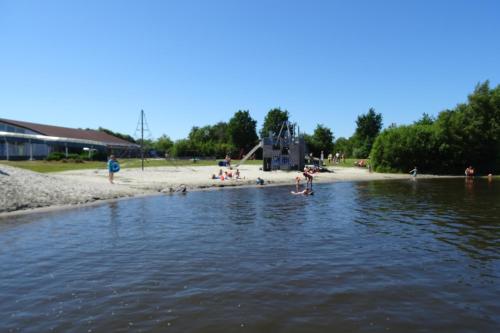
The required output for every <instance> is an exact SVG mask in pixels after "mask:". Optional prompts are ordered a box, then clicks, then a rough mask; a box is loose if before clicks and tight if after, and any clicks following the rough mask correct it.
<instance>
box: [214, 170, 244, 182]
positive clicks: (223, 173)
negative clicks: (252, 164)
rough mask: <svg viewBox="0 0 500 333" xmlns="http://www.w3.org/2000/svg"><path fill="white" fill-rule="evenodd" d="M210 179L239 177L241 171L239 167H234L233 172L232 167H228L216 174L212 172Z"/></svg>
mask: <svg viewBox="0 0 500 333" xmlns="http://www.w3.org/2000/svg"><path fill="white" fill-rule="evenodd" d="M211 179H220V180H231V179H241V173H240V169H236V171H235V172H234V174H233V168H231V167H229V170H226V171H222V169H220V170H219V174H218V175H216V174H215V173H214V174H212V177H211Z"/></svg>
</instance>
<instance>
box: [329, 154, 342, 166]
mask: <svg viewBox="0 0 500 333" xmlns="http://www.w3.org/2000/svg"><path fill="white" fill-rule="evenodd" d="M341 162H342V163H345V154H344V153H341V152H336V153H335V155H333V154H331V153H330V154H328V163H329V164H332V163H334V164H339V163H341Z"/></svg>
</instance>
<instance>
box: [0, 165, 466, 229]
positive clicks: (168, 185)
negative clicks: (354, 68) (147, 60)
mask: <svg viewBox="0 0 500 333" xmlns="http://www.w3.org/2000/svg"><path fill="white" fill-rule="evenodd" d="M3 169H4V170H6V172H7V174H8V175H9V176H10V175H11V174H14V175H15V176H14V179H15V180H16V181H13V182H12V183H13V184H11V186H16V185H19V184H20V183H22V184H23V185H24V184H26V183H28V186H25V187H26V188H25V189H24V190H25V192H35V194H36V195H35V196H33V195H31V193H29V194H26V193H25V195H27V196H28V198H25V197H23V193H21V194H20V196H19V197H18V198H17V199H18V200H19V201H23V203H20V204H19V203H16V202H14V203H12V202H11V203H10V204H11V208H14V209H10V210H9V209H8V208H6V207H2V205H1V203H2V202H0V210H2V209H3V211H0V219H5V218H9V217H13V216H21V215H32V214H37V213H50V212H56V211H64V210H69V209H78V208H86V207H92V206H97V205H101V204H106V203H109V202H115V201H121V200H127V199H133V198H143V197H150V196H159V195H172V194H181V193H182V187H185V188H186V191H187V192H202V191H214V190H222V189H240V188H253V187H268V186H290V187H294V186H295V177H296V176H297V175H301V173H299V172H297V171H270V172H263V171H262V170H259V166H255V165H249V166H246V165H244V166H241V167H240V168H239V169H240V171H241V173H242V176H244V177H245V179H242V180H227V181H226V180H225V181H221V180H218V179H217V180H212V179H208V178H209V175H210V174H213V173H215V172H214V171H215V170H216V169H219V168H218V167H212V166H199V167H198V166H195V167H184V168H183V167H151V168H148V169H145V170H144V171H141V169H125V170H123V171H122V172H120V173H118V174H117V176H116V178H115V180H116V184H113V185H112V184H109V183H108V181H107V171H106V170H76V171H65V172H59V173H54V174H51V175H42V174H38V173H35V172H31V171H26V170H21V169H18V168H13V167H8V168H3ZM330 170H332V172H326V173H319V174H315V178H316V179H315V181H314V183H316V184H329V183H336V182H345V181H353V182H358V181H376V180H404V179H411V176H409V175H407V174H382V173H369V172H368V170H366V169H361V168H340V167H339V168H335V167H332V168H330ZM233 171H234V170H233ZM257 177H261V178H262V179H264V180H265V184H264V185H258V184H256V183H255V180H256V179H257ZM5 178H9V177H5V176H4V177H3V178H0V183H1V184H0V185H5V184H4V183H5V181H3V180H4V179H5ZM436 178H438V179H445V178H461V177H460V176H438V175H419V177H418V179H436ZM2 181H3V182H2ZM40 181H42V183H43V184H42V187H43V190H42V191H41V193H36V191H37V190H38V191H40V190H41V189H40V186H38V188H36V185H37V182H40ZM302 183H303V184H305V182H302ZM47 187H48V188H47ZM14 190H15V189H14ZM21 192H22V191H21ZM47 193H50V194H53V193H55V194H56V195H58V196H56V198H55V199H54V198H44V194H47ZM30 195H31V196H30ZM7 196H8V193H7ZM68 196H70V198H69V199H68ZM34 198H35V199H34ZM15 199H16V198H14V201H15ZM30 199H34V202H30ZM37 200H38V201H37ZM16 204H18V206H15V205H16ZM12 205H14V207H12ZM30 205H31V206H30ZM4 206H5V205H4Z"/></svg>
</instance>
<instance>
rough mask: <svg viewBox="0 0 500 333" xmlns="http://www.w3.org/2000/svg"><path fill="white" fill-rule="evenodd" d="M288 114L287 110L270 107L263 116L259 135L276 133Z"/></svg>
mask: <svg viewBox="0 0 500 333" xmlns="http://www.w3.org/2000/svg"><path fill="white" fill-rule="evenodd" d="M289 116H290V115H289V113H288V111H287V110H284V111H282V110H281V109H280V108H274V109H271V110H270V111H269V112H268V113H267V115H266V117H265V118H264V124H263V125H262V129H261V131H260V137H261V138H263V137H267V136H268V135H269V132H272V133H274V134H276V135H277V134H278V133H279V131H280V129H281V125H283V122H284V121H288V119H289Z"/></svg>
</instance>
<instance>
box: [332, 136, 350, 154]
mask: <svg viewBox="0 0 500 333" xmlns="http://www.w3.org/2000/svg"><path fill="white" fill-rule="evenodd" d="M334 147H335V151H336V152H340V153H343V154H344V155H345V156H346V157H350V156H352V140H351V139H346V138H344V137H340V138H338V139H337V140H336V141H335V144H334Z"/></svg>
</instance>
